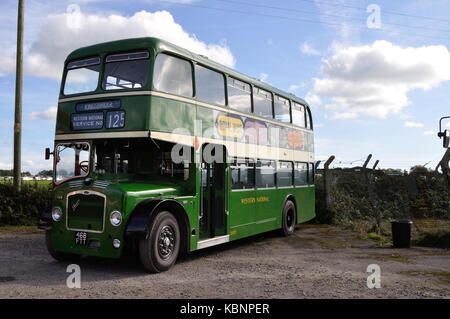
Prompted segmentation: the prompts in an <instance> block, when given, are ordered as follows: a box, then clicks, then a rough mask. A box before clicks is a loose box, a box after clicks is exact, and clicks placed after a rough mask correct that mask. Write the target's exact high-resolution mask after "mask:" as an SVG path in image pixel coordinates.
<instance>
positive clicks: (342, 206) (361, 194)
mask: <svg viewBox="0 0 450 319" xmlns="http://www.w3.org/2000/svg"><path fill="white" fill-rule="evenodd" d="M411 175H412V176H413V177H414V179H415V181H416V186H417V194H413V195H411V194H408V193H407V190H406V185H405V178H406V175H400V176H399V175H397V176H390V175H386V174H384V173H383V172H381V171H377V172H376V176H375V183H374V186H375V196H374V198H375V205H376V207H377V208H378V211H379V213H380V216H381V219H388V220H392V219H405V218H407V219H409V218H433V219H447V220H448V219H450V199H449V196H448V190H447V186H446V182H445V180H444V179H443V177H442V176H440V175H436V174H434V173H433V172H420V174H418V173H411ZM332 199H333V211H332V212H330V211H328V210H327V209H326V204H325V191H324V182H323V178H322V177H318V178H317V179H316V216H317V218H316V219H317V220H318V221H319V222H322V223H348V222H351V221H353V220H375V210H374V206H373V204H374V203H372V202H371V200H370V197H369V191H368V186H367V182H366V180H365V179H364V178H363V176H361V175H360V174H355V173H345V172H342V171H333V173H332Z"/></svg>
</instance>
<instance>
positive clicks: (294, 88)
mask: <svg viewBox="0 0 450 319" xmlns="http://www.w3.org/2000/svg"><path fill="white" fill-rule="evenodd" d="M305 87H306V83H305V82H301V83H299V84H292V85H290V86H289V90H291V91H297V90H301V89H304V88H305Z"/></svg>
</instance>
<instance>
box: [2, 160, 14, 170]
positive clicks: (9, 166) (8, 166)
mask: <svg viewBox="0 0 450 319" xmlns="http://www.w3.org/2000/svg"><path fill="white" fill-rule="evenodd" d="M0 169H12V165H11V164H5V163H1V162H0Z"/></svg>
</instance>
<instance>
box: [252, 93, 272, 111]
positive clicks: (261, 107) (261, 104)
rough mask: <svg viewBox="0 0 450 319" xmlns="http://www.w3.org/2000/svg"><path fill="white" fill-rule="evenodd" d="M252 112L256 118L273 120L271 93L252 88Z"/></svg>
mask: <svg viewBox="0 0 450 319" xmlns="http://www.w3.org/2000/svg"><path fill="white" fill-rule="evenodd" d="M253 105H254V112H255V114H256V115H258V116H262V117H265V118H273V112H272V93H270V92H267V91H265V90H263V89H260V88H257V87H255V88H253Z"/></svg>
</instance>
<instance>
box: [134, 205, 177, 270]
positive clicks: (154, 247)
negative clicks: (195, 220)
mask: <svg viewBox="0 0 450 319" xmlns="http://www.w3.org/2000/svg"><path fill="white" fill-rule="evenodd" d="M179 252H180V228H179V226H178V222H177V219H176V218H175V216H173V215H172V213H170V212H168V211H163V212H160V213H159V214H158V215H157V216H156V217H155V219H154V220H153V222H152V223H151V225H149V227H148V231H147V234H146V235H145V237H143V238H141V239H140V241H139V256H140V259H141V262H142V264H143V265H144V267H145V268H146V269H147V270H149V271H151V272H162V271H166V270H168V269H169V268H170V267H172V266H173V264H174V263H175V261H176V260H177V257H178V253H179Z"/></svg>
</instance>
